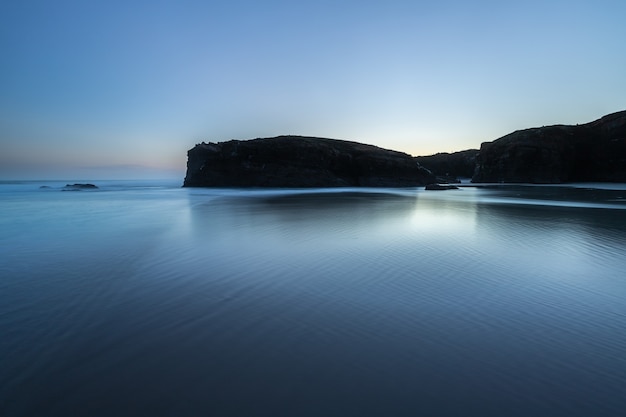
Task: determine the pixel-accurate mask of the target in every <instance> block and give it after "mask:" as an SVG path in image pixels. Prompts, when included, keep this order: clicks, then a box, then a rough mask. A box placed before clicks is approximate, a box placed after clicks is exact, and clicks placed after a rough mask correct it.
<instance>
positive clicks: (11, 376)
mask: <svg viewBox="0 0 626 417" xmlns="http://www.w3.org/2000/svg"><path fill="white" fill-rule="evenodd" d="M43 184H45V183H36V182H14V183H2V184H0V277H1V278H0V334H1V335H2V337H1V338H0V415H2V416H26V415H28V416H31V415H32V416H36V415H45V416H67V415H89V416H124V415H128V416H136V415H150V416H171V415H194V416H195V415H211V416H252V415H254V416H381V415H388V416H416V415H420V416H430V415H433V416H469V415H476V416H503V415H506V416H529V415H533V416H591V415H593V416H622V415H623V410H625V409H626V396H625V395H624V392H625V391H624V390H625V389H626V355H625V354H624V352H625V351H626V277H625V276H624V272H623V271H624V269H625V267H626V256H625V253H626V187H624V186H615V185H601V186H598V185H585V184H582V185H578V186H569V187H554V186H550V187H547V186H501V185H493V186H490V187H480V188H477V187H463V188H461V189H459V190H452V191H445V192H428V191H424V190H416V189H319V190H228V189H181V188H179V187H178V186H179V184H176V183H169V184H161V183H157V182H143V183H135V182H100V183H96V184H97V185H99V186H100V189H99V190H97V191H80V192H61V191H59V189H58V188H59V187H61V186H63V185H64V184H65V183H50V184H48V185H50V186H51V187H52V188H51V189H45V190H40V189H38V187H39V186H40V185H43Z"/></svg>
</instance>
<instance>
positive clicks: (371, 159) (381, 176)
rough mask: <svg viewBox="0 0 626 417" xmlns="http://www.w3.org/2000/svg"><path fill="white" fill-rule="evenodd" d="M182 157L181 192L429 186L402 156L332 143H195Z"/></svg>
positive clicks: (292, 139)
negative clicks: (184, 171)
mask: <svg viewBox="0 0 626 417" xmlns="http://www.w3.org/2000/svg"><path fill="white" fill-rule="evenodd" d="M187 155H188V160H187V175H186V177H185V181H184V184H183V186H184V187H414V186H420V185H425V184H429V183H431V182H434V181H435V179H434V176H433V174H432V173H431V172H430V171H428V170H427V169H424V168H422V167H421V166H420V164H419V163H417V162H416V161H415V160H414V159H413V157H412V156H410V155H408V154H405V153H402V152H396V151H391V150H387V149H382V148H378V147H376V146H372V145H365V144H362V143H357V142H349V141H343V140H336V139H325V138H315V137H305V136H278V137H274V138H264V139H253V140H247V141H239V140H231V141H228V142H220V143H201V144H198V145H196V146H195V147H194V148H193V149H191V150H189V152H188V154H187Z"/></svg>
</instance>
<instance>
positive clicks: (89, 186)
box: [62, 184, 98, 191]
mask: <svg viewBox="0 0 626 417" xmlns="http://www.w3.org/2000/svg"><path fill="white" fill-rule="evenodd" d="M96 189H98V187H97V186H95V185H93V184H67V185H66V186H65V187H63V188H62V191H80V190H96Z"/></svg>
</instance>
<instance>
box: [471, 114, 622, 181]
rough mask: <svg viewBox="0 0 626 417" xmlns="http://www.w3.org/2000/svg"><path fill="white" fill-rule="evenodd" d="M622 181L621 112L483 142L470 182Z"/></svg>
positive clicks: (521, 131)
mask: <svg viewBox="0 0 626 417" xmlns="http://www.w3.org/2000/svg"><path fill="white" fill-rule="evenodd" d="M583 181H606V182H625V181H626V111H621V112H618V113H613V114H610V115H607V116H604V117H602V118H601V119H599V120H596V121H594V122H591V123H587V124H584V125H576V126H566V125H556V126H546V127H541V128H533V129H526V130H519V131H516V132H513V133H511V134H509V135H506V136H503V137H502V138H500V139H497V140H495V141H493V142H485V143H483V144H482V145H481V147H480V152H479V153H478V155H477V157H476V172H475V174H474V176H473V178H472V182H515V183H521V182H527V183H562V182H583Z"/></svg>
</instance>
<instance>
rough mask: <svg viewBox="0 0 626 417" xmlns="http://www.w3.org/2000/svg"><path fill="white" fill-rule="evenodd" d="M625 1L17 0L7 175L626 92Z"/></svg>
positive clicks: (450, 147)
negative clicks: (206, 145) (231, 141)
mask: <svg viewBox="0 0 626 417" xmlns="http://www.w3.org/2000/svg"><path fill="white" fill-rule="evenodd" d="M624 16H626V2H624V1H622V0H589V1H585V0H568V1H560V0H555V1H552V0H544V1H535V0H530V1H526V2H501V1H490V0H484V1H481V0H478V1H473V2H468V1H460V0H448V1H447V0H442V1H438V2H426V1H393V0H390V1H385V2H382V1H367V0H365V1H363V0H361V1H341V2H335V1H325V0H321V1H315V2H294V1H263V2H259V1H245V0H244V1H233V0H231V1H210V2H206V1H194V0H190V1H179V2H173V1H172V2H168V1H165V2H153V1H133V2H128V1H124V2H122V1H117V0H111V1H107V2H97V3H96V2H83V1H67V0H59V1H54V2H51V1H37V0H34V1H28V2H18V1H8V2H4V3H3V4H2V6H0V47H1V50H2V55H1V58H0V59H1V62H2V65H0V179H2V178H4V177H10V176H14V177H15V176H21V175H33V176H43V177H58V176H59V175H62V177H67V176H68V175H69V176H72V177H81V178H89V175H88V174H89V173H91V175H92V176H91V178H107V177H110V178H116V177H128V178H137V177H140V178H144V177H150V178H153V177H159V176H164V177H172V176H174V177H175V176H181V177H182V176H183V175H184V171H185V161H186V152H187V150H188V149H190V148H191V147H193V145H194V144H196V143H198V142H201V141H214V142H215V141H224V140H229V139H251V138H256V137H268V136H277V135H282V134H296V135H309V136H321V137H329V138H337V139H346V140H355V141H359V142H364V143H369V144H374V145H377V146H380V147H383V148H388V149H394V150H399V151H404V152H407V153H409V154H412V155H428V154H433V153H436V152H440V151H445V152H451V151H457V150H462V149H468V148H477V147H478V146H479V145H480V143H481V142H483V141H490V140H494V139H496V138H498V137H500V136H503V135H505V134H507V133H510V132H512V131H514V130H517V129H523V128H527V127H535V126H542V125H549V124H576V123H586V122H589V121H592V120H595V119H597V118H599V117H601V116H603V115H605V114H608V113H612V112H615V111H618V110H623V109H626V77H625V76H624V74H626V54H624V53H623V49H624V48H623V41H624V39H626V25H624Z"/></svg>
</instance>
